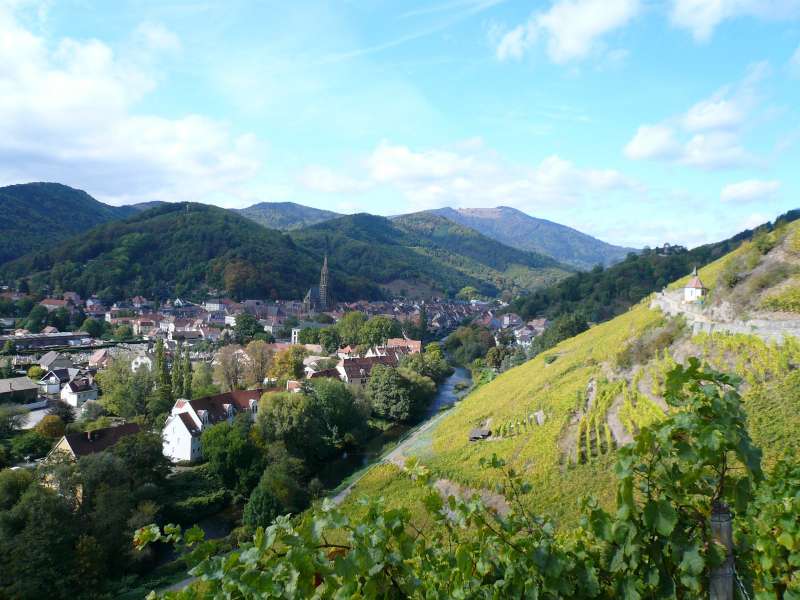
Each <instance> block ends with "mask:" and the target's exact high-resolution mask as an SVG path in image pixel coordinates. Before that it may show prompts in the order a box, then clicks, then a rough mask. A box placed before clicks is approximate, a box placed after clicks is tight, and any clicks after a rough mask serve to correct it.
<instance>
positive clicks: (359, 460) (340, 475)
mask: <svg viewBox="0 0 800 600" xmlns="http://www.w3.org/2000/svg"><path fill="white" fill-rule="evenodd" d="M471 380H472V379H471V376H470V372H469V371H468V370H467V369H464V368H463V367H456V368H455V371H454V372H453V374H452V375H450V377H448V378H447V379H445V380H444V381H443V382H442V383H441V385H439V388H438V389H437V390H436V396H434V397H433V400H431V403H430V405H429V406H428V408H427V409H426V410H425V413H424V416H423V418H422V420H421V421H420V422H419V423H416V424H414V425H413V426H417V425H421V424H422V423H424V422H425V421H427V420H429V419H431V418H432V417H434V416H436V414H437V413H439V412H440V411H442V410H444V409H445V408H448V407H450V406H452V405H453V404H455V402H456V401H458V400H459V398H461V396H463V395H464V393H465V390H462V391H457V390H456V386H458V385H459V384H462V385H469V384H470V382H471ZM411 427H412V426H411V425H404V424H397V425H393V426H392V427H390V428H389V429H387V430H386V431H383V432H381V433H380V434H379V435H377V436H375V437H374V438H372V439H371V440H369V441H368V442H367V444H366V445H365V446H364V447H363V448H360V449H359V450H358V451H356V452H350V453H345V454H344V455H343V456H342V457H340V458H339V459H337V460H334V461H331V462H330V463H328V464H327V465H325V466H323V467H322V469H321V471H320V472H319V473H318V475H317V477H319V479H320V481H322V483H323V485H324V486H325V487H326V488H328V489H331V488H335V487H336V486H337V485H339V483H340V482H341V481H342V480H343V479H344V478H345V477H347V476H349V475H350V474H352V473H355V472H356V471H358V470H359V469H361V468H362V467H365V466H366V465H368V464H369V463H371V462H373V461H374V460H376V459H378V458H379V457H380V456H381V455H382V454H384V452H386V450H387V449H388V448H390V447H391V446H392V445H394V443H395V442H397V440H399V439H400V438H401V437H402V436H403V434H405V433H406V432H407V431H408V430H409V429H411Z"/></svg>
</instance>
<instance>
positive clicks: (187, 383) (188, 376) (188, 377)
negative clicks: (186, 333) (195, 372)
mask: <svg viewBox="0 0 800 600" xmlns="http://www.w3.org/2000/svg"><path fill="white" fill-rule="evenodd" d="M192 377H193V376H192V359H191V357H190V356H189V344H186V346H185V348H184V355H183V396H184V398H186V399H187V400H191V399H192Z"/></svg>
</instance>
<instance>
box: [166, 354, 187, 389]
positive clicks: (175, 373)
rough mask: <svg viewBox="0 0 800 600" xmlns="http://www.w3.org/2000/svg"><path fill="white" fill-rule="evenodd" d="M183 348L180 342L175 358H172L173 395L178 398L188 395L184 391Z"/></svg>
mask: <svg viewBox="0 0 800 600" xmlns="http://www.w3.org/2000/svg"><path fill="white" fill-rule="evenodd" d="M182 350H183V348H182V346H181V344H180V343H178V345H177V346H176V347H175V358H174V359H173V360H172V372H171V373H170V379H171V380H172V397H173V398H175V399H176V400H177V399H178V398H185V397H186V395H185V394H184V391H183V356H182V354H183V352H182Z"/></svg>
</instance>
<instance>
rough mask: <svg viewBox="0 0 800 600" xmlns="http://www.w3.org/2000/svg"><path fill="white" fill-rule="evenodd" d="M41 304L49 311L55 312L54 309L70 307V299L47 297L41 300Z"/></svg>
mask: <svg viewBox="0 0 800 600" xmlns="http://www.w3.org/2000/svg"><path fill="white" fill-rule="evenodd" d="M39 304H40V305H41V306H44V307H45V308H46V309H47V312H53V311H54V310H58V309H59V308H68V307H69V301H68V300H61V299H60V298H45V299H44V300H42V301H41V302H39Z"/></svg>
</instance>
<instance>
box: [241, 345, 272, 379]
mask: <svg viewBox="0 0 800 600" xmlns="http://www.w3.org/2000/svg"><path fill="white" fill-rule="evenodd" d="M245 352H247V358H248V362H247V370H246V371H247V372H246V383H247V385H249V386H253V387H259V386H261V385H263V384H264V378H265V377H266V376H267V373H268V372H269V368H270V365H271V364H272V351H271V350H270V349H269V346H268V345H267V343H266V342H263V341H261V340H254V341H252V342H250V343H249V344H247V348H245Z"/></svg>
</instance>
